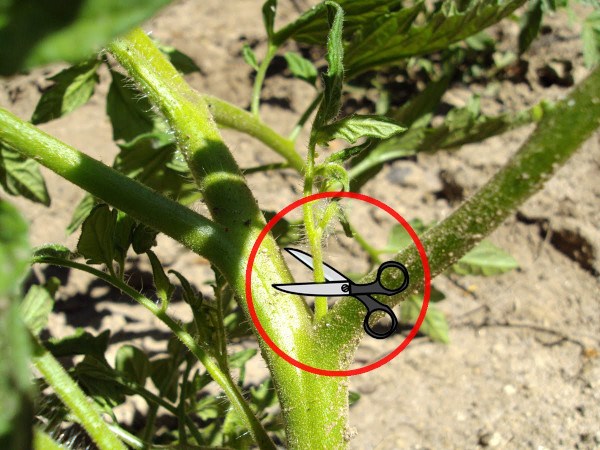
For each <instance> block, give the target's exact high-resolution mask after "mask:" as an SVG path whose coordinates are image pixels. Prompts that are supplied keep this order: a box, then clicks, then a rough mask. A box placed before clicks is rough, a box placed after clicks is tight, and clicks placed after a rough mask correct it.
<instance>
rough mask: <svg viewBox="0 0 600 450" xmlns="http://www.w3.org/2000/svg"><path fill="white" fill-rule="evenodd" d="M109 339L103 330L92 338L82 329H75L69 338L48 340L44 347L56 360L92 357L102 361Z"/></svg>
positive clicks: (91, 335)
mask: <svg viewBox="0 0 600 450" xmlns="http://www.w3.org/2000/svg"><path fill="white" fill-rule="evenodd" d="M109 338H110V331H109V330H105V331H103V332H102V333H100V334H99V335H97V336H94V335H93V334H91V333H89V332H87V331H85V330H84V329H83V328H77V329H76V330H75V332H74V333H73V334H72V335H70V336H66V337H64V338H60V339H58V338H51V339H49V340H48V341H47V342H45V343H44V346H45V347H46V348H47V349H48V351H49V352H51V353H52V354H53V355H54V356H55V357H57V358H60V357H63V356H75V355H92V356H95V357H96V358H98V359H102V358H104V354H105V353H106V350H107V349H108V340H109Z"/></svg>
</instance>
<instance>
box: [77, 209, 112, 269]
mask: <svg viewBox="0 0 600 450" xmlns="http://www.w3.org/2000/svg"><path fill="white" fill-rule="evenodd" d="M116 222H117V211H116V210H115V209H113V210H110V209H109V207H108V205H104V204H102V205H98V206H96V207H95V208H94V209H93V210H92V212H91V214H90V215H89V216H88V218H87V219H85V221H84V222H83V226H82V227H81V236H80V237H79V241H78V242H77V252H78V253H80V254H81V255H82V256H83V257H84V258H86V260H87V263H88V264H106V265H110V264H112V261H113V257H114V236H115V225H116Z"/></svg>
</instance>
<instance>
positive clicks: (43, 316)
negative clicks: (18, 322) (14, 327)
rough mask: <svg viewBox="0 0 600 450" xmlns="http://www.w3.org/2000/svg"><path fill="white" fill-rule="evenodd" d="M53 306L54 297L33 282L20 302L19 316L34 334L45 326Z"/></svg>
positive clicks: (38, 332) (44, 288)
mask: <svg viewBox="0 0 600 450" xmlns="http://www.w3.org/2000/svg"><path fill="white" fill-rule="evenodd" d="M53 307H54V298H53V297H52V295H51V293H50V292H49V291H48V289H46V287H44V286H39V285H37V284H34V285H33V286H31V287H30V288H29V291H28V292H27V295H25V298H24V299H23V301H22V302H21V317H22V318H23V322H24V323H25V325H26V326H27V328H28V329H29V331H30V332H31V333H32V334H33V335H34V336H37V335H38V334H40V332H41V331H42V330H43V329H44V328H46V324H47V323H48V316H50V313H51V312H52V308H53Z"/></svg>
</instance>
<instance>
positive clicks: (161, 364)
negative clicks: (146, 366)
mask: <svg viewBox="0 0 600 450" xmlns="http://www.w3.org/2000/svg"><path fill="white" fill-rule="evenodd" d="M178 375H179V367H178V366H176V363H175V359H174V358H173V356H167V357H163V358H159V359H155V360H153V361H151V362H150V378H152V382H153V383H154V385H155V386H156V387H157V389H158V391H159V392H160V395H162V396H164V397H166V398H167V399H169V400H170V401H172V402H174V401H175V400H177V382H176V381H177V378H178ZM209 378H210V377H209ZM210 381H212V378H211V379H210ZM196 392H197V391H196Z"/></svg>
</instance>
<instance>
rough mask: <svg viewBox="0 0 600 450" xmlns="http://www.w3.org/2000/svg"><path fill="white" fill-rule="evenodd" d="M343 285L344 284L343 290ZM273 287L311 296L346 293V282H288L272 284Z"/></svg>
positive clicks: (289, 292)
mask: <svg viewBox="0 0 600 450" xmlns="http://www.w3.org/2000/svg"><path fill="white" fill-rule="evenodd" d="M343 286H346V288H345V289H346V291H345V292H344V290H343V289H344V288H343ZM273 287H274V288H275V289H277V290H280V291H281V292H286V293H288V294H299V295H310V296H313V297H321V296H322V297H338V296H342V295H348V282H347V281H339V282H333V283H289V284H274V285H273Z"/></svg>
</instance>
